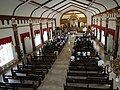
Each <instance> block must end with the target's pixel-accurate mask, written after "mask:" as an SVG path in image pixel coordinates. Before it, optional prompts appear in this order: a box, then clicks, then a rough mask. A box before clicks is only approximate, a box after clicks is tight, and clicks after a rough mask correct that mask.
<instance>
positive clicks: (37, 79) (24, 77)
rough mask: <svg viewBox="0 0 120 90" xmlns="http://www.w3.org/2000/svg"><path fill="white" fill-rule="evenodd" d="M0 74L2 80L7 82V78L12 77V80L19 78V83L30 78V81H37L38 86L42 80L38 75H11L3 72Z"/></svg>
mask: <svg viewBox="0 0 120 90" xmlns="http://www.w3.org/2000/svg"><path fill="white" fill-rule="evenodd" d="M2 76H3V81H4V82H8V81H9V79H12V80H19V81H20V83H21V84H23V82H24V81H25V80H30V81H36V82H38V85H37V86H40V84H41V80H42V78H41V77H39V76H13V75H5V74H3V75H2Z"/></svg>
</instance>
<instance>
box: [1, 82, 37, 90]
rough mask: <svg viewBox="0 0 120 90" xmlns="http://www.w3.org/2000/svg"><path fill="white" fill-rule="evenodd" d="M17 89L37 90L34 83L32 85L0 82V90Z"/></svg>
mask: <svg viewBox="0 0 120 90" xmlns="http://www.w3.org/2000/svg"><path fill="white" fill-rule="evenodd" d="M18 88H32V90H37V86H36V85H35V84H34V82H32V84H21V83H10V82H0V90H17V89H18Z"/></svg>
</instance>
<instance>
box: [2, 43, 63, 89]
mask: <svg viewBox="0 0 120 90" xmlns="http://www.w3.org/2000/svg"><path fill="white" fill-rule="evenodd" d="M64 45H65V44H63V45H62V46H61V47H59V48H60V51H59V53H60V52H61V50H62V48H63V47H64ZM56 59H57V56H56V55H55V53H54V51H53V50H52V51H49V52H48V51H46V50H45V49H43V50H39V51H37V52H34V53H32V54H29V55H28V56H27V58H25V59H24V60H22V62H21V63H19V64H17V65H16V68H15V67H14V68H13V67H12V68H11V74H6V73H4V74H2V77H3V81H0V90H24V89H25V90H28V89H30V90H37V88H38V87H39V86H40V85H41V83H42V81H43V80H44V78H45V76H46V74H47V73H48V72H49V70H50V69H51V67H52V65H53V64H54V62H55V60H56Z"/></svg>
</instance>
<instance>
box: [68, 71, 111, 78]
mask: <svg viewBox="0 0 120 90" xmlns="http://www.w3.org/2000/svg"><path fill="white" fill-rule="evenodd" d="M67 76H79V77H88V78H90V77H91V78H92V77H94V78H105V79H109V74H105V73H89V72H86V73H80V72H70V71H68V72H67Z"/></svg>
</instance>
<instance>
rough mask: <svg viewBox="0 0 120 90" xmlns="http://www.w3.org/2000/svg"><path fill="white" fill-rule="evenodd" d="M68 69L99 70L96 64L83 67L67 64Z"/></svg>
mask: <svg viewBox="0 0 120 90" xmlns="http://www.w3.org/2000/svg"><path fill="white" fill-rule="evenodd" d="M69 70H70V71H71V70H73V71H99V68H98V67H97V66H93V67H90V66H89V67H84V66H69Z"/></svg>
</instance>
